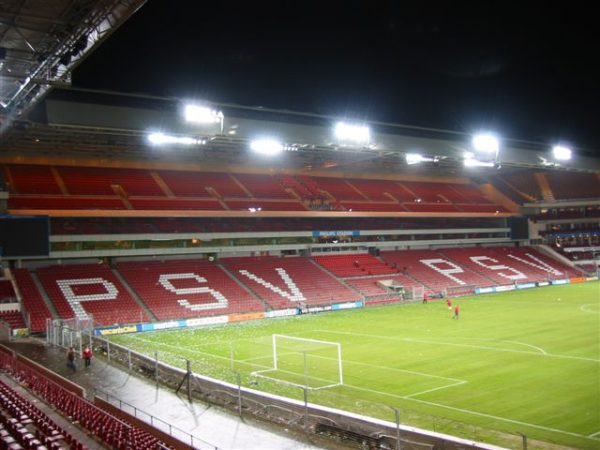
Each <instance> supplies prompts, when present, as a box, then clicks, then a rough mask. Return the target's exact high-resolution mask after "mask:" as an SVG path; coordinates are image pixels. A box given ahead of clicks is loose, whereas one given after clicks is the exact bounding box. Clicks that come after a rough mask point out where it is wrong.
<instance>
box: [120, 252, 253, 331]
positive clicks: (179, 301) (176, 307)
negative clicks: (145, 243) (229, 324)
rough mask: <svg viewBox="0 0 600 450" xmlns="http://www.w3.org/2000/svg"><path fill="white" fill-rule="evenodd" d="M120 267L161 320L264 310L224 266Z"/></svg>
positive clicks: (196, 263)
mask: <svg viewBox="0 0 600 450" xmlns="http://www.w3.org/2000/svg"><path fill="white" fill-rule="evenodd" d="M117 267H118V269H119V272H120V273H121V274H122V275H123V277H124V278H125V279H126V280H127V283H129V285H130V286H131V287H132V288H133V289H134V290H135V291H136V293H137V294H138V295H139V297H140V298H141V299H142V300H143V301H144V303H145V304H146V305H147V306H148V308H149V309H150V310H151V311H152V312H153V313H154V315H155V316H156V317H157V318H158V319H159V320H170V319H177V318H185V317H199V316H208V315H218V314H231V313H241V312H250V311H260V310H263V309H264V305H263V304H262V303H261V302H260V301H259V300H258V299H256V298H255V297H253V296H252V294H251V293H250V292H248V291H247V290H245V289H244V288H242V287H241V286H240V285H239V284H238V283H237V282H236V281H235V280H234V279H232V278H231V277H230V276H229V275H228V274H227V273H226V272H225V271H224V270H223V269H222V268H221V267H219V266H218V265H217V264H215V263H211V262H209V261H207V260H202V259H184V260H171V261H164V262H161V261H144V262H121V263H118V265H117Z"/></svg>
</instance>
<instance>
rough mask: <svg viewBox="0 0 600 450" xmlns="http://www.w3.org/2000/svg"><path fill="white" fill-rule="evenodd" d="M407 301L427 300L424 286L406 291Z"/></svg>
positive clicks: (413, 287)
mask: <svg viewBox="0 0 600 450" xmlns="http://www.w3.org/2000/svg"><path fill="white" fill-rule="evenodd" d="M404 298H405V299H406V300H423V299H424V298H425V287H424V286H411V287H409V288H407V289H405V291H404Z"/></svg>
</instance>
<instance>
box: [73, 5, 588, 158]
mask: <svg viewBox="0 0 600 450" xmlns="http://www.w3.org/2000/svg"><path fill="white" fill-rule="evenodd" d="M521 3H522V4H523V5H521ZM592 4H593V3H591V2H588V3H587V4H586V3H581V6H580V7H578V6H577V4H576V3H573V2H561V6H560V7H559V6H558V5H559V4H558V3H557V4H556V5H554V6H553V4H552V3H551V2H545V3H537V2H518V3H517V2H506V1H501V2H500V1H499V2H488V1H480V2H477V3H475V2H468V6H467V4H466V3H460V4H459V2H451V1H447V2H441V3H432V2H425V1H423V2H401V1H389V2H384V1H375V0H370V1H364V2H359V1H337V0H321V1H319V2H314V1H300V0H296V1H285V0H280V1H277V2H261V1H256V2H254V1H244V2H239V4H238V2H219V1H213V2H205V1H202V2H201V1H191V0H190V1H184V0H177V1H174V0H170V1H169V0H149V1H148V3H147V4H146V5H145V6H144V7H142V8H141V9H140V10H139V11H138V12H137V13H136V14H135V15H134V16H133V17H132V18H131V19H130V20H129V21H128V22H126V23H125V25H123V26H122V27H121V28H120V29H119V30H117V31H116V32H115V33H114V34H113V35H112V36H111V37H110V38H109V39H108V40H107V41H106V42H105V43H103V44H102V46H101V47H100V48H99V49H97V50H96V51H95V52H94V53H93V54H92V55H91V56H90V57H89V58H88V59H87V60H86V61H85V62H84V63H83V64H81V66H80V67H79V68H77V69H76V71H75V73H74V76H73V84H74V85H76V86H80V87H90V88H97V89H112V90H118V91H126V92H140V93H148V94H157V95H168V96H177V97H185V98H198V99H206V100H211V101H215V102H227V103H236V104H242V105H248V106H264V107H270V108H281V109H289V110H295V111H304V112H314V113H320V114H329V115H335V116H341V117H347V118H352V119H358V120H379V121H386V122H394V123H402V124H408V125H416V126H425V127H434V128H442V129H449V130H455V131H464V132H473V131H476V130H479V129H482V128H488V129H494V130H497V131H498V132H499V133H500V134H501V135H502V136H506V137H511V138H518V139H525V140H531V141H539V142H541V143H549V144H551V143H554V142H556V141H557V140H563V141H565V142H569V143H571V144H573V145H574V146H575V147H581V148H585V149H587V150H600V131H599V130H600V127H599V123H600V121H599V120H598V117H599V116H600V114H598V110H599V108H600V93H599V92H600V90H599V89H598V85H599V80H600V70H599V69H598V67H599V66H600V63H599V62H598V61H597V60H598V59H599V58H600V52H599V51H598V48H597V41H598V36H596V34H597V33H596V32H595V28H596V26H597V25H596V24H595V23H594V22H593V20H595V19H594V17H595V14H594V13H593V12H592Z"/></svg>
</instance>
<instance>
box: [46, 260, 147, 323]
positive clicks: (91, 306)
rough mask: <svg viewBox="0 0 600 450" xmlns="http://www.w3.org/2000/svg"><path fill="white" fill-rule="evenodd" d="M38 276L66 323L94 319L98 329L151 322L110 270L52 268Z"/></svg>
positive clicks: (98, 268) (66, 266) (84, 266)
mask: <svg viewBox="0 0 600 450" xmlns="http://www.w3.org/2000/svg"><path fill="white" fill-rule="evenodd" d="M38 276H39V278H40V281H41V282H42V285H43V286H44V289H45V290H46V292H47V294H48V296H49V297H50V299H51V300H52V303H54V306H55V307H56V311H57V312H58V314H59V315H60V317H61V318H63V319H67V318H71V317H77V318H81V319H83V318H87V317H88V316H89V315H92V316H93V318H94V322H95V324H96V325H112V324H116V323H136V322H146V321H148V317H147V315H146V313H145V312H144V311H143V310H142V309H141V308H140V306H139V305H138V304H137V303H136V301H135V300H134V299H133V298H132V297H131V295H130V294H129V292H128V291H127V289H126V288H125V286H123V284H122V283H121V282H120V281H119V279H118V278H117V277H116V276H115V274H114V273H113V272H112V271H111V269H110V268H109V267H107V266H103V265H93V264H81V265H71V266H69V265H61V266H49V267H43V268H41V269H38Z"/></svg>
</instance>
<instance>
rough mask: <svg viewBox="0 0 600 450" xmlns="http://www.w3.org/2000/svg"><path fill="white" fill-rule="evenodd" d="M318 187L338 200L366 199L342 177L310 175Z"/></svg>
mask: <svg viewBox="0 0 600 450" xmlns="http://www.w3.org/2000/svg"><path fill="white" fill-rule="evenodd" d="M311 179H312V180H313V181H314V182H315V183H316V184H317V186H318V187H319V189H321V190H323V191H326V192H328V193H329V194H331V195H332V196H333V197H334V198H335V199H336V200H338V201H344V200H345V201H353V200H368V199H367V198H365V196H364V195H362V194H361V193H360V192H358V191H357V190H356V188H354V187H353V186H352V185H350V184H349V183H348V182H347V181H346V180H345V179H343V178H325V177H311Z"/></svg>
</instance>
